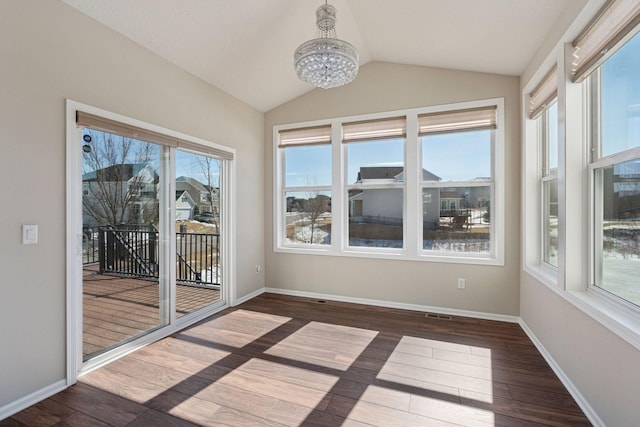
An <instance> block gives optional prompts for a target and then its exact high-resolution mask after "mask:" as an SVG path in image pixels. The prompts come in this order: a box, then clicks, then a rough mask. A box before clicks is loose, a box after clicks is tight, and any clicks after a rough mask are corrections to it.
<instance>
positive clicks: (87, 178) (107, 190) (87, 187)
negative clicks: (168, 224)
mask: <svg viewBox="0 0 640 427" xmlns="http://www.w3.org/2000/svg"><path fill="white" fill-rule="evenodd" d="M158 182H159V176H158V174H157V172H156V170H155V168H154V166H153V165H152V164H149V163H125V164H119V165H113V166H107V167H105V168H102V169H98V170H96V171H92V172H88V173H85V174H83V176H82V195H83V224H84V225H85V226H97V225H105V224H121V223H127V224H144V223H148V222H154V221H155V219H156V217H157V208H158V194H157V193H158Z"/></svg>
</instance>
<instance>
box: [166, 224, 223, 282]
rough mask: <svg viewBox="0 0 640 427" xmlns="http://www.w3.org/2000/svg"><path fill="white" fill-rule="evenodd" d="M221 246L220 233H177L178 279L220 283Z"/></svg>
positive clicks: (180, 280) (181, 280)
mask: <svg viewBox="0 0 640 427" xmlns="http://www.w3.org/2000/svg"><path fill="white" fill-rule="evenodd" d="M219 248H220V235H219V234H200V233H176V252H177V265H176V277H177V280H178V281H179V282H182V283H190V284H212V285H219V284H220V268H219V266H220V263H219V254H220V251H219Z"/></svg>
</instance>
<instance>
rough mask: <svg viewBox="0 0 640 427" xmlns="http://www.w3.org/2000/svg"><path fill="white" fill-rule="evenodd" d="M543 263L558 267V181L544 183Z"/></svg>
mask: <svg viewBox="0 0 640 427" xmlns="http://www.w3.org/2000/svg"><path fill="white" fill-rule="evenodd" d="M543 197H544V199H543V200H544V219H543V221H544V224H543V227H544V250H543V257H542V258H543V260H544V262H546V263H548V264H551V265H552V266H554V267H557V266H558V180H557V179H554V180H551V181H547V182H545V183H544V187H543Z"/></svg>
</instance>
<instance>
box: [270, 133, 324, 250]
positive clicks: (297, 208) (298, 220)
mask: <svg viewBox="0 0 640 427" xmlns="http://www.w3.org/2000/svg"><path fill="white" fill-rule="evenodd" d="M279 147H280V149H281V150H280V155H281V156H282V165H283V168H282V181H283V188H282V192H281V199H280V200H281V202H282V203H283V204H284V210H283V213H284V221H283V224H284V230H283V231H284V233H283V239H284V244H285V245H306V246H308V245H323V246H327V245H330V244H331V223H332V215H331V126H319V127H311V128H303V129H291V130H282V131H280V133H279Z"/></svg>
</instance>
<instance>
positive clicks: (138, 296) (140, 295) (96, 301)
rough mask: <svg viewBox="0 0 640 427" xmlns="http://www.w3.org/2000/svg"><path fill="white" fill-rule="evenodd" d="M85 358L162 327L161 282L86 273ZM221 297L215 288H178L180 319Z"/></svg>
mask: <svg viewBox="0 0 640 427" xmlns="http://www.w3.org/2000/svg"><path fill="white" fill-rule="evenodd" d="M82 298H83V319H82V320H83V322H82V323H83V345H82V347H83V349H82V353H83V355H84V356H86V355H88V354H92V353H96V352H100V351H103V350H105V349H108V348H110V347H113V346H114V345H116V344H118V343H121V342H123V341H126V340H129V339H131V338H133V337H136V336H139V335H141V334H144V333H145V332H147V331H149V330H151V329H153V328H155V327H158V326H160V309H159V290H158V282H157V281H154V280H147V279H136V278H128V277H117V276H109V275H104V274H99V273H98V271H97V268H95V267H86V268H85V269H84V270H83V295H82ZM219 298H220V292H219V291H217V290H214V289H206V288H197V287H193V286H184V285H177V287H176V316H177V317H181V316H184V315H185V314H188V313H191V312H193V311H195V310H198V309H200V308H202V307H205V306H207V305H209V304H211V303H213V302H215V301H217V300H218V299H219Z"/></svg>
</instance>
